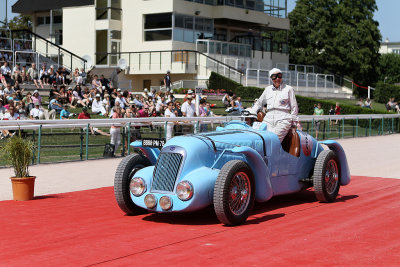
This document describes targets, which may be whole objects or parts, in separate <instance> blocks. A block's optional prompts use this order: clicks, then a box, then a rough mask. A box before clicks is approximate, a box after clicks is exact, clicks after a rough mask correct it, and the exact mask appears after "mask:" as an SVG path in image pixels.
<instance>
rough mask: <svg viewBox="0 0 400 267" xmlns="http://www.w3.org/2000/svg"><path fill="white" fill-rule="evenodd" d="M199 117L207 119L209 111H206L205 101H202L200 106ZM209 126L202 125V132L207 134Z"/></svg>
mask: <svg viewBox="0 0 400 267" xmlns="http://www.w3.org/2000/svg"><path fill="white" fill-rule="evenodd" d="M199 116H200V117H207V110H206V100H205V99H200V105H199ZM207 130H208V129H207V124H206V123H200V132H201V133H202V132H207Z"/></svg>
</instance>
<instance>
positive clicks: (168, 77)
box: [164, 70, 172, 92]
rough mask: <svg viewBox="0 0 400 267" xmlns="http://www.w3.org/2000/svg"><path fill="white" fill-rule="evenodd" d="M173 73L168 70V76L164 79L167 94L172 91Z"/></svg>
mask: <svg viewBox="0 0 400 267" xmlns="http://www.w3.org/2000/svg"><path fill="white" fill-rule="evenodd" d="M171 84H172V81H171V71H169V70H167V74H166V75H165V77H164V86H165V89H166V90H167V92H169V91H171Z"/></svg>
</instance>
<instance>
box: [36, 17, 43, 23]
mask: <svg viewBox="0 0 400 267" xmlns="http://www.w3.org/2000/svg"><path fill="white" fill-rule="evenodd" d="M42 24H44V17H38V18H37V25H42Z"/></svg>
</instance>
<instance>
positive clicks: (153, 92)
mask: <svg viewBox="0 0 400 267" xmlns="http://www.w3.org/2000/svg"><path fill="white" fill-rule="evenodd" d="M149 96H151V97H152V98H153V99H154V98H155V96H156V89H155V88H153V89H151V92H150V93H149Z"/></svg>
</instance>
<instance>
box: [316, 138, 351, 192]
mask: <svg viewBox="0 0 400 267" xmlns="http://www.w3.org/2000/svg"><path fill="white" fill-rule="evenodd" d="M318 143H320V144H324V145H326V146H327V147H328V148H329V149H330V150H332V151H334V152H335V154H336V156H337V157H338V158H339V164H340V177H341V178H340V184H341V185H348V184H349V183H350V169H349V164H348V163H347V158H346V153H345V152H344V150H343V147H342V146H341V145H340V144H339V143H338V142H336V141H335V140H325V141H320V142H318Z"/></svg>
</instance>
